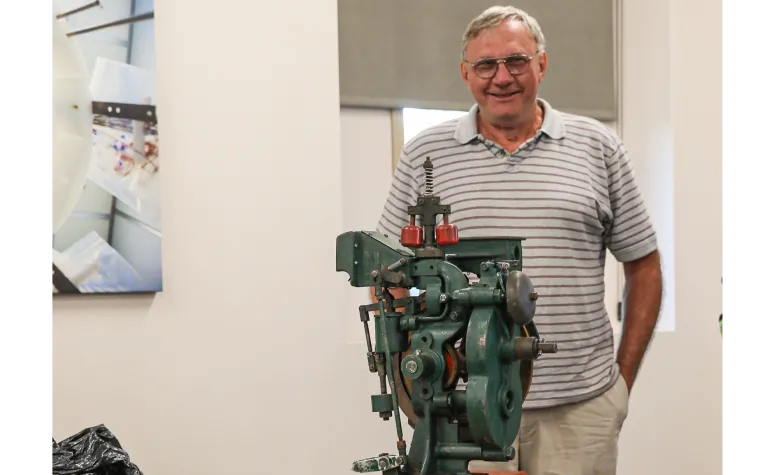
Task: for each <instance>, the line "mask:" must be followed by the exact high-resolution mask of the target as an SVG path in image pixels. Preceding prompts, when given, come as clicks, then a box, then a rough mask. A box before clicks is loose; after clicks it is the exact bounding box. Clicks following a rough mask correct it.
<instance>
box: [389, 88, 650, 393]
mask: <svg viewBox="0 0 768 475" xmlns="http://www.w3.org/2000/svg"><path fill="white" fill-rule="evenodd" d="M542 104H543V105H544V108H545V119H544V124H543V125H542V128H541V130H540V131H539V133H538V134H537V135H536V137H534V139H532V140H530V141H528V142H527V143H525V144H523V145H522V146H521V147H520V148H519V149H518V150H516V151H515V152H514V153H508V152H506V151H504V150H502V149H501V148H500V147H498V146H497V145H496V144H493V143H491V142H490V141H487V140H485V139H484V138H483V137H481V136H480V135H478V134H477V132H476V126H475V121H474V119H473V117H472V114H473V113H474V112H475V111H476V108H473V109H472V110H471V111H470V114H468V115H467V116H465V117H462V118H459V119H453V120H450V121H447V122H445V123H443V124H440V125H437V126H435V127H431V128H428V129H426V130H425V131H423V132H421V133H420V134H418V135H417V136H416V137H414V138H413V139H412V140H410V141H409V143H407V144H406V145H405V147H404V148H403V152H402V154H401V157H400V161H399V163H398V166H397V168H396V170H395V172H394V177H393V180H392V186H391V189H390V192H389V195H388V197H387V200H386V203H385V206H384V210H383V212H382V214H381V218H380V220H379V223H378V228H377V229H378V231H380V232H383V233H387V234H390V235H392V236H399V235H400V229H401V228H402V227H403V226H404V225H406V224H407V223H408V220H409V216H408V213H407V211H406V210H407V207H408V206H410V205H412V204H414V203H415V201H416V199H417V197H418V195H419V194H420V193H423V192H424V190H425V174H424V170H423V168H422V166H423V164H424V161H425V160H426V158H427V157H429V158H430V160H431V161H432V163H433V166H434V185H435V187H434V192H435V194H436V195H438V196H440V198H441V200H442V202H443V203H445V204H449V205H451V208H452V210H451V211H452V213H451V222H452V223H454V224H456V225H457V226H458V228H459V233H460V237H502V236H504V237H522V238H525V241H524V242H523V267H524V271H525V273H526V274H528V276H529V277H530V278H531V279H532V280H533V283H534V286H535V287H536V290H537V292H538V294H539V299H538V301H537V306H536V316H535V319H534V321H535V322H536V324H537V327H538V329H539V332H540V333H541V335H542V337H543V338H545V339H546V340H548V341H555V342H557V343H558V350H559V352H558V353H557V354H554V355H543V356H542V357H541V358H540V359H539V360H538V361H537V362H536V363H535V366H534V381H533V385H532V387H531V390H530V392H529V395H528V398H527V400H526V402H525V406H524V407H525V408H543V407H550V406H554V405H559V404H567V403H572V402H578V401H581V400H584V399H587V398H589V397H592V396H593V395H596V394H599V393H600V392H601V391H603V390H604V389H605V388H606V387H607V386H608V385H610V384H613V383H614V382H615V381H616V378H617V377H618V374H617V372H616V366H615V362H614V357H613V355H614V336H613V330H612V326H611V323H610V320H609V318H608V314H607V312H606V308H605V304H604V301H605V283H604V279H605V275H604V265H605V256H606V249H609V250H610V251H611V253H612V254H613V255H614V256H615V257H616V258H617V259H618V260H619V261H620V262H624V261H630V260H633V259H636V258H639V257H642V256H643V255H645V254H647V253H649V252H651V251H652V250H654V249H655V248H656V236H655V233H654V228H653V226H652V225H651V221H650V217H649V214H648V211H647V209H646V207H645V204H644V202H643V198H642V196H641V194H640V190H639V188H638V186H637V183H636V181H635V175H634V170H633V167H632V162H631V160H630V158H629V154H628V153H627V151H626V150H625V149H624V146H623V144H622V142H621V140H620V139H619V138H618V137H617V136H616V134H615V133H614V132H613V131H611V130H610V129H609V128H608V127H606V126H605V125H603V124H601V123H599V122H597V121H595V120H592V119H588V118H584V117H579V116H575V115H571V114H565V113H562V112H559V111H556V110H554V109H552V108H551V107H550V106H549V105H548V104H546V103H545V102H543V101H542ZM471 137H474V138H471ZM468 138H471V139H468ZM473 280H474V279H473Z"/></svg>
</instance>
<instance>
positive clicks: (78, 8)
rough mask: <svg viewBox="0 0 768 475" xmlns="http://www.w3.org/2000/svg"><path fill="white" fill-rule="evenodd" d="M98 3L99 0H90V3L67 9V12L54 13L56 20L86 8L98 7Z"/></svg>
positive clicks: (99, 3)
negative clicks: (93, 0) (92, 0)
mask: <svg viewBox="0 0 768 475" xmlns="http://www.w3.org/2000/svg"><path fill="white" fill-rule="evenodd" d="M100 5H101V2H100V1H99V0H96V1H95V2H91V3H89V4H87V5H83V6H82V7H77V8H74V9H72V10H70V11H68V12H64V13H59V14H58V15H56V19H57V20H61V19H62V18H66V17H68V16H70V15H74V14H75V13H80V12H84V11H86V10H90V9H91V8H93V7H98V6H100Z"/></svg>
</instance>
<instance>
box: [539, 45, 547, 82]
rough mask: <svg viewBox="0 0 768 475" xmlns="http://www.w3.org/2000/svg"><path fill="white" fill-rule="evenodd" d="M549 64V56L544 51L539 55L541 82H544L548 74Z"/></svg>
mask: <svg viewBox="0 0 768 475" xmlns="http://www.w3.org/2000/svg"><path fill="white" fill-rule="evenodd" d="M548 64H549V56H547V52H546V51H544V52H542V53H541V54H540V55H539V82H541V81H543V80H544V76H545V75H546V73H547V65H548Z"/></svg>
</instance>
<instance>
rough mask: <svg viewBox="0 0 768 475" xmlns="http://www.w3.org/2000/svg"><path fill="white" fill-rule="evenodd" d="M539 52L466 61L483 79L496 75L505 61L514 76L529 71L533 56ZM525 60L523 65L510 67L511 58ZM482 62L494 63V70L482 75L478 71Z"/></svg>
mask: <svg viewBox="0 0 768 475" xmlns="http://www.w3.org/2000/svg"><path fill="white" fill-rule="evenodd" d="M537 54H539V53H538V51H537V52H536V53H534V55H533V56H529V55H527V54H525V53H516V54H512V55H509V56H505V57H503V58H481V59H478V60H477V61H475V62H474V63H472V62H469V61H467V60H466V59H465V60H464V62H466V63H467V64H469V65H470V67H472V71H474V72H475V74H477V76H478V77H479V78H481V79H491V78H493V77H494V76H496V73H498V72H499V64H500V63H504V67H505V68H506V69H507V72H508V73H509V74H511V75H513V76H519V75H521V74H523V73H525V72H526V71H528V68H529V67H530V66H531V61H533V58H534V57H535V56H536V55H537ZM521 59H522V60H525V63H524V64H523V65H521V66H520V67H519V68H515V69H512V68H511V67H510V64H509V61H511V60H521ZM481 64H493V66H494V67H493V71H492V72H491V73H490V74H489V75H487V76H486V75H481V74H479V73H478V72H477V67H478V66H479V65H481Z"/></svg>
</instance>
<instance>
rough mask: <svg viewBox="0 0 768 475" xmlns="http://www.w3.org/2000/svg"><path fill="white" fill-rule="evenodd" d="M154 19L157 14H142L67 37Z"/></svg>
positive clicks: (72, 32) (71, 33)
mask: <svg viewBox="0 0 768 475" xmlns="http://www.w3.org/2000/svg"><path fill="white" fill-rule="evenodd" d="M153 18H155V12H149V13H142V14H141V15H136V16H132V17H128V18H124V19H122V20H117V21H112V22H109V23H104V24H103V25H97V26H91V27H88V28H83V29H82V30H77V31H71V32H69V33H67V36H77V35H82V34H85V33H91V32H93V31H99V30H103V29H105V28H111V27H113V26H121V25H130V24H132V23H138V22H140V21H145V20H152V19H153Z"/></svg>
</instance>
